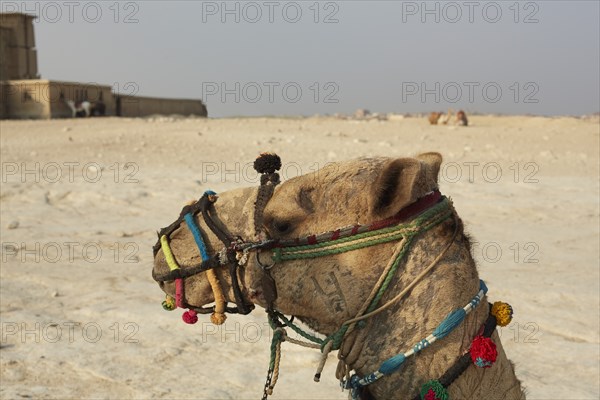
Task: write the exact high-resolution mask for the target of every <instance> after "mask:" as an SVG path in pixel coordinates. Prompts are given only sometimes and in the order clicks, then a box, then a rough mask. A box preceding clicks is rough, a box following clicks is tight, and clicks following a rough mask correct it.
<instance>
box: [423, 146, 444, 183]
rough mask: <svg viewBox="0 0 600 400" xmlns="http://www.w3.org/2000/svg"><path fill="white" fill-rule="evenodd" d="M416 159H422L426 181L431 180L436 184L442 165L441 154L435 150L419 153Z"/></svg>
mask: <svg viewBox="0 0 600 400" xmlns="http://www.w3.org/2000/svg"><path fill="white" fill-rule="evenodd" d="M417 159H418V160H421V161H423V163H424V164H425V171H426V179H427V181H430V182H431V181H433V183H435V184H436V185H437V182H438V176H439V174H440V165H442V155H441V154H440V153H436V152H430V153H423V154H419V155H418V156H417Z"/></svg>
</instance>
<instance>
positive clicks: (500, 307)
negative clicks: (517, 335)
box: [492, 301, 513, 326]
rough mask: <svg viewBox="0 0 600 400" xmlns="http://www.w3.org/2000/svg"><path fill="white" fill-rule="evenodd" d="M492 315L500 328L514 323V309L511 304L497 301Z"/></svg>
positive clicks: (493, 306)
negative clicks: (511, 322)
mask: <svg viewBox="0 0 600 400" xmlns="http://www.w3.org/2000/svg"><path fill="white" fill-rule="evenodd" d="M492 315H493V316H494V317H496V324H497V325H498V326H506V325H508V324H510V321H512V316H513V309H512V307H511V306H510V304H508V303H503V302H501V301H497V302H495V303H494V305H492Z"/></svg>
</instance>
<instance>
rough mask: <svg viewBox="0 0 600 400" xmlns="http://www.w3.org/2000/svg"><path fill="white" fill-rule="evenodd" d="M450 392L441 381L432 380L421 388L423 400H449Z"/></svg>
mask: <svg viewBox="0 0 600 400" xmlns="http://www.w3.org/2000/svg"><path fill="white" fill-rule="evenodd" d="M449 398H450V397H449V396H448V391H447V390H446V388H445V387H444V386H442V384H441V383H440V382H439V381H436V380H431V381H428V382H425V383H424V384H423V386H421V400H448V399H449Z"/></svg>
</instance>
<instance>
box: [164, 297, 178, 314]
mask: <svg viewBox="0 0 600 400" xmlns="http://www.w3.org/2000/svg"><path fill="white" fill-rule="evenodd" d="M162 307H163V308H164V309H165V310H166V311H173V310H174V309H176V308H177V306H176V305H175V299H174V298H172V297H171V296H169V295H167V298H166V299H165V301H163V302H162Z"/></svg>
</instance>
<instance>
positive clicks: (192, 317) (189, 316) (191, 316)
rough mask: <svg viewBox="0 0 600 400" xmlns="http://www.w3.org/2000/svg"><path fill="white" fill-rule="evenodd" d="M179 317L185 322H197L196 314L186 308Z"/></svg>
mask: <svg viewBox="0 0 600 400" xmlns="http://www.w3.org/2000/svg"><path fill="white" fill-rule="evenodd" d="M181 318H183V322H185V323H186V324H195V323H196V322H198V315H197V313H196V311H194V310H188V311H186V312H184V313H183V315H182V316H181Z"/></svg>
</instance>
